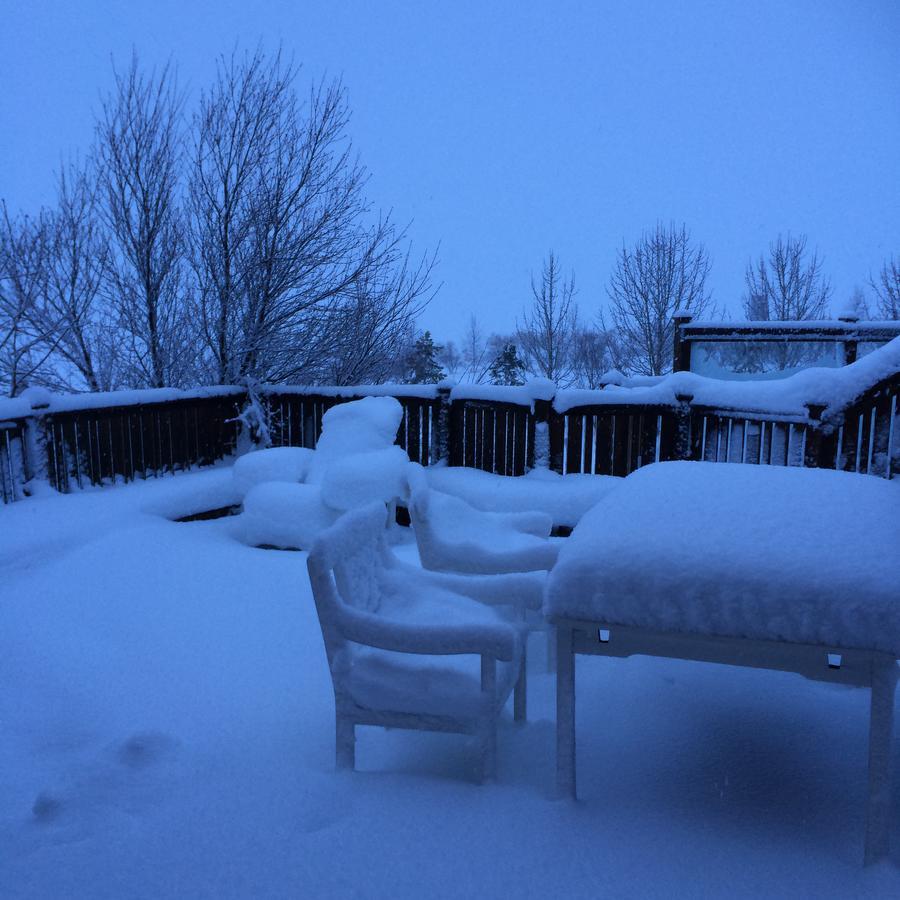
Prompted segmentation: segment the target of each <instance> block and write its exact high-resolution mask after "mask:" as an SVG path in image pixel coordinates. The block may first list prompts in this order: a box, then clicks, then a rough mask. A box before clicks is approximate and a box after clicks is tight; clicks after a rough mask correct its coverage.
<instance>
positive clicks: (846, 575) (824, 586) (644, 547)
mask: <svg viewBox="0 0 900 900" xmlns="http://www.w3.org/2000/svg"><path fill="white" fill-rule="evenodd" d="M898 560H900V485H898V484H894V483H892V482H888V481H884V480H883V479H880V478H874V477H871V476H865V475H855V474H850V473H845V472H832V471H827V470H823V469H787V468H780V467H768V466H762V467H759V466H747V465H737V464H734V465H732V464H724V463H720V464H716V463H694V462H673V463H660V464H657V465H653V466H648V467H646V468H643V469H639V470H638V471H637V472H635V473H633V474H632V475H629V476H628V478H626V479H625V481H624V483H623V484H622V486H621V487H620V488H619V490H617V491H615V492H613V493H611V494H610V495H609V497H607V498H606V499H605V500H604V501H603V502H602V503H600V504H599V505H598V506H596V507H595V508H594V509H593V510H591V512H590V513H588V515H586V516H585V517H584V519H583V520H582V521H581V523H580V524H579V525H578V527H577V528H576V529H575V531H574V532H573V534H572V537H571V538H569V540H568V541H567V542H566V544H565V545H564V546H563V549H562V551H561V553H560V557H559V562H558V563H557V566H556V568H555V569H554V570H553V572H552V573H551V575H550V580H549V584H548V593H547V600H546V612H547V613H548V614H549V615H551V616H559V617H567V618H582V619H590V620H597V621H601V622H607V623H610V624H618V625H635V626H638V627H642V628H647V629H651V630H656V631H677V632H688V633H694V634H710V635H722V636H735V637H747V638H758V639H763V640H765V639H769V640H784V641H794V642H799V643H810V644H827V645H832V646H836V647H847V648H853V647H855V648H863V649H877V650H884V651H887V652H890V653H895V654H897V655H900V579H898V574H897V562H898Z"/></svg>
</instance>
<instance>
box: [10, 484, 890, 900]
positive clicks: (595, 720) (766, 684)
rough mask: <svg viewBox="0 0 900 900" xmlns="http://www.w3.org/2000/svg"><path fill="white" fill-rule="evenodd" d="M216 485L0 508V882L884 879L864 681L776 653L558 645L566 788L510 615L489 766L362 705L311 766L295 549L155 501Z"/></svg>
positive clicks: (853, 891) (695, 890)
mask: <svg viewBox="0 0 900 900" xmlns="http://www.w3.org/2000/svg"><path fill="white" fill-rule="evenodd" d="M233 490H234V488H233V485H232V480H231V476H230V471H229V470H228V469H218V470H212V471H207V472H204V473H199V474H192V475H184V476H179V477H177V478H168V479H161V480H160V481H158V482H148V483H144V484H139V485H133V486H128V487H124V488H118V489H103V490H97V491H89V492H85V493H83V494H77V495H71V496H63V497H59V496H52V497H40V498H33V499H29V500H28V501H25V502H22V503H17V504H12V505H10V506H7V507H4V508H0V684H2V691H0V895H2V896H3V897H4V898H18V897H40V898H57V897H63V898H72V897H77V898H81V897H90V898H102V897H116V898H120V897H154V898H159V897H192V898H195V897H216V898H224V897H251V896H252V897H318V896H328V897H354V896H361V897H403V896H421V895H423V894H427V895H428V896H430V897H443V896H573V897H579V896H614V897H630V896H635V897H646V896H660V897H663V896H664V897H670V896H673V895H681V896H691V897H702V896H722V895H726V894H727V895H729V896H730V897H744V896H747V897H749V896H753V897H781V896H784V897H798V896H828V897H844V896H883V897H896V896H900V871H898V869H897V867H896V864H895V863H884V864H881V865H879V866H876V867H874V868H872V869H869V870H864V869H862V867H861V858H862V842H863V810H864V795H865V776H866V770H865V765H866V758H865V757H866V747H867V723H868V694H867V692H865V691H861V690H852V689H844V688H839V687H834V686H829V685H823V684H814V683H810V682H806V681H804V680H802V679H800V678H799V677H797V676H792V675H788V674H784V673H771V672H762V671H752V670H740V669H725V668H723V667H714V666H706V665H701V664H694V663H686V662H677V661H664V660H650V659H642V658H635V659H630V660H625V661H622V660H604V659H599V658H590V659H585V658H579V660H578V674H577V679H578V682H577V683H578V688H577V691H578V704H579V707H578V710H579V721H578V740H579V750H578V764H579V794H580V798H581V799H580V800H579V801H578V802H577V803H571V802H568V801H558V800H554V799H552V797H553V779H554V735H555V731H554V684H553V679H552V677H551V676H549V675H547V674H545V673H544V671H543V670H544V668H545V667H544V666H543V661H542V659H541V658H540V657H541V642H540V641H539V640H537V641H535V642H534V644H533V646H532V650H533V665H534V670H533V672H532V673H531V677H530V681H529V722H528V724H527V725H525V726H524V727H516V726H514V724H513V722H512V717H511V715H509V716H508V718H507V721H506V723H505V725H504V727H503V729H502V732H501V735H500V765H499V780H498V783H496V784H494V785H488V786H479V785H477V784H475V783H474V775H475V772H476V754H475V752H474V750H473V747H472V746H471V745H470V744H469V743H468V742H467V739H465V738H461V737H458V736H443V735H429V734H412V733H407V732H399V731H394V732H384V731H381V730H378V729H361V730H360V739H359V741H358V747H357V760H358V767H359V769H360V771H357V772H353V773H341V774H336V773H335V772H334V767H333V749H334V730H333V726H334V722H333V700H332V693H331V683H330V678H329V674H328V669H327V666H326V662H325V657H324V650H323V647H322V639H321V635H320V633H319V629H318V623H317V620H316V616H315V609H314V607H313V603H312V598H311V596H310V591H309V585H308V582H307V576H306V565H305V561H306V557H305V554H304V553H299V552H282V551H273V550H259V549H254V548H251V547H247V546H244V545H242V544H241V543H239V542H238V541H237V540H235V538H234V536H233V530H234V528H235V520H234V519H229V518H223V519H217V520H213V521H205V522H192V523H177V522H174V521H171V518H174V517H177V516H181V515H185V514H189V513H194V512H198V511H200V510H202V509H211V508H215V507H221V506H227V505H228V504H230V503H231V502H233V501H234V494H233ZM400 552H401V553H402V554H404V555H406V556H408V557H410V558H411V557H413V556H414V548H413V547H412V546H411V545H409V544H405V545H403V546H401V548H400ZM897 748H898V749H900V742H898V743H897ZM895 808H896V809H897V810H900V796H897V797H896V798H895ZM895 844H898V845H900V829H896V828H895ZM898 859H900V846H898V847H897V849H895V853H894V860H898Z"/></svg>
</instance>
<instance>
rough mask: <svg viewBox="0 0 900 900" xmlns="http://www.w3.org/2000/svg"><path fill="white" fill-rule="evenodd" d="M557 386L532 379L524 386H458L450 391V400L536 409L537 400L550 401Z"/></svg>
mask: <svg viewBox="0 0 900 900" xmlns="http://www.w3.org/2000/svg"><path fill="white" fill-rule="evenodd" d="M555 392H556V385H555V384H554V383H553V382H552V381H550V380H548V379H546V378H532V379H531V380H530V381H528V382H526V383H525V384H523V385H518V386H513V385H500V384H469V383H465V384H457V385H455V386H454V387H453V389H452V390H451V391H450V400H451V402H452V401H454V400H492V401H494V402H495V403H512V404H515V405H517V406H529V407H531V408H532V409H533V408H534V401H535V400H550V399H552V398H553V395H554V393H555Z"/></svg>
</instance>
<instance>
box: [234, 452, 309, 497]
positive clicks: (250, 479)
mask: <svg viewBox="0 0 900 900" xmlns="http://www.w3.org/2000/svg"><path fill="white" fill-rule="evenodd" d="M314 452H315V451H313V450H308V449H306V448H305V447H270V448H269V449H268V450H256V451H254V452H252V453H247V454H245V455H244V456H241V457H240V458H239V459H238V460H237V461H236V462H235V464H234V467H233V468H232V478H233V479H234V487H235V491H236V492H237V494H238V496H239V497H244V496H245V495H246V493H247V492H248V491H249V490H250V489H251V488H252V487H255V486H256V485H258V484H263V483H264V482H267V481H287V482H293V483H295V484H299V483H300V482H302V481H304V480H305V478H306V473H307V472H308V471H309V467H310V464H311V462H312V459H313V456H314Z"/></svg>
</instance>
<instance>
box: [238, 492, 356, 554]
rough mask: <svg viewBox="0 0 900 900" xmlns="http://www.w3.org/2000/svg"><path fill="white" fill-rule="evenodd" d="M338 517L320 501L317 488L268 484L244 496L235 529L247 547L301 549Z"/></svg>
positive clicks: (307, 545) (308, 544)
mask: <svg viewBox="0 0 900 900" xmlns="http://www.w3.org/2000/svg"><path fill="white" fill-rule="evenodd" d="M339 515H340V513H338V512H336V511H335V510H333V509H329V508H328V507H327V506H326V505H325V504H324V503H323V502H322V492H321V490H320V489H319V487H318V486H317V485H312V484H288V483H286V482H279V481H270V482H267V483H265V484H258V485H256V487H253V488H251V489H250V491H249V492H248V493H247V496H246V497H244V511H243V513H242V514H241V515H240V516H238V517H237V518H236V519H235V530H236V534H237V537H238V538H239V539H240V540H241V541H243V542H244V543H245V544H249V545H250V546H251V547H260V546H271V547H278V548H279V549H282V550H305V549H307V548H308V547H310V546H312V544H313V542H314V541H315V539H316V537H317V536H318V535H319V533H320V532H321V531H324V530H325V529H326V528H328V527H329V526H330V525H333V524H334V522H335V521H336V520H337V518H338V516H339Z"/></svg>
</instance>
